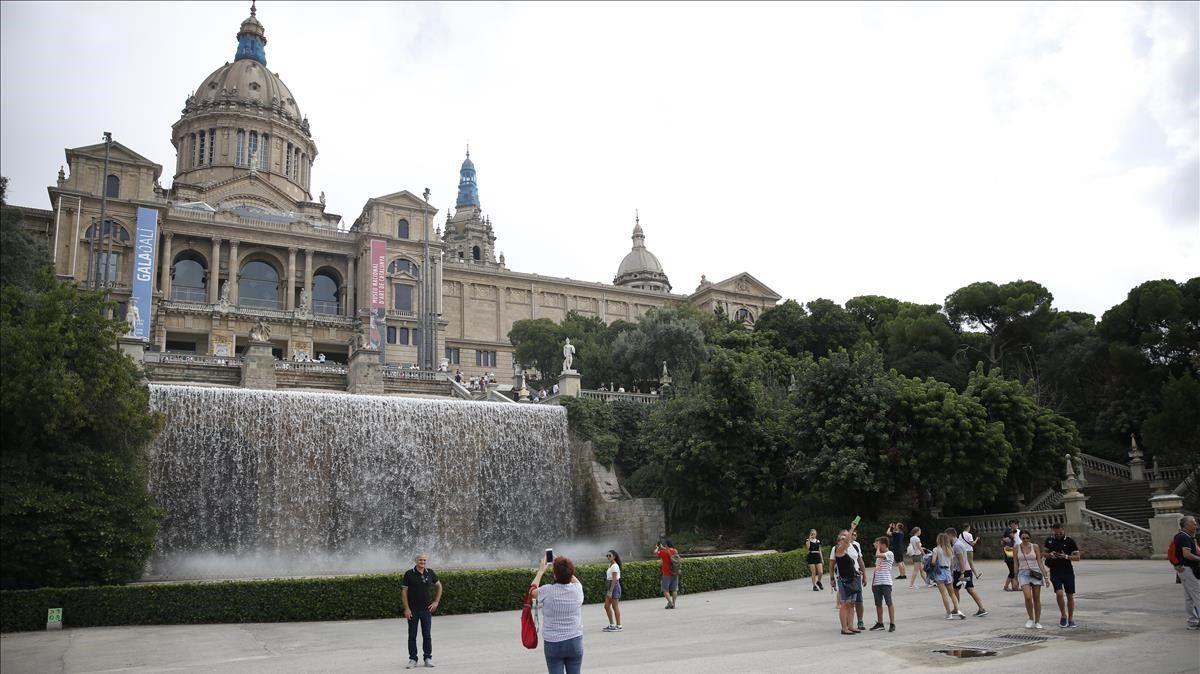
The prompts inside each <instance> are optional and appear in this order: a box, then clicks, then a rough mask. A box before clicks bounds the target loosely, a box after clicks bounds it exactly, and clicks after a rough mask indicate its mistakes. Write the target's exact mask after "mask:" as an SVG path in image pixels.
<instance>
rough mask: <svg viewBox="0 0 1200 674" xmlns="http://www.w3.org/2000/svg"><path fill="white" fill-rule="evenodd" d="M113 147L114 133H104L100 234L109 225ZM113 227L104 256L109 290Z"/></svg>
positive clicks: (105, 275) (105, 278)
mask: <svg viewBox="0 0 1200 674" xmlns="http://www.w3.org/2000/svg"><path fill="white" fill-rule="evenodd" d="M110 147H112V132H111V131H105V132H104V180H103V183H102V184H103V185H104V188H103V191H101V193H100V232H101V233H103V232H104V227H105V225H107V224H108V150H109V148H110ZM115 234H116V232H115V231H113V227H111V226H109V228H108V250H107V251H105V255H104V276H103V278H104V287H105V288H108V287H110V286H111V285H112V284H111V283H110V281H109V271H110V270H109V267H110V265H112V247H113V235H115Z"/></svg>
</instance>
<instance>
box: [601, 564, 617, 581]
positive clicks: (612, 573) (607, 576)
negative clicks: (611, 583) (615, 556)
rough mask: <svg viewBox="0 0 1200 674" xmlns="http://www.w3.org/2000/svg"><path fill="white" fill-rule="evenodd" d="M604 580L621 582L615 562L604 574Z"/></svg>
mask: <svg viewBox="0 0 1200 674" xmlns="http://www.w3.org/2000/svg"><path fill="white" fill-rule="evenodd" d="M604 580H621V567H620V566H617V563H616V562H613V564H612V566H610V567H608V571H605V572H604Z"/></svg>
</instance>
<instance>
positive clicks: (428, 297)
mask: <svg viewBox="0 0 1200 674" xmlns="http://www.w3.org/2000/svg"><path fill="white" fill-rule="evenodd" d="M421 196H422V197H424V198H425V203H424V204H423V205H422V206H421V228H422V230H423V231H424V233H425V235H424V243H425V245H424V246H423V250H424V261H423V265H422V274H421V290H422V292H421V320H420V325H421V369H423V370H426V371H429V370H432V369H433V346H431V345H432V344H434V343H435V339H436V337H435V335H434V334H433V331H434V321H433V278H432V276H433V269H432V265H431V264H430V255H429V188H428V187H426V188H425V191H424V192H423V193H422V194H421Z"/></svg>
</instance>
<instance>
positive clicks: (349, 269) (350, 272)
mask: <svg viewBox="0 0 1200 674" xmlns="http://www.w3.org/2000/svg"><path fill="white" fill-rule="evenodd" d="M357 266H358V265H357V260H356V259H355V258H354V256H353V255H347V256H346V311H345V312H343V315H345V316H349V317H350V318H354V286H355V279H356V278H358V275H357V274H356V273H355V272H356V271H357V270H356V267H357Z"/></svg>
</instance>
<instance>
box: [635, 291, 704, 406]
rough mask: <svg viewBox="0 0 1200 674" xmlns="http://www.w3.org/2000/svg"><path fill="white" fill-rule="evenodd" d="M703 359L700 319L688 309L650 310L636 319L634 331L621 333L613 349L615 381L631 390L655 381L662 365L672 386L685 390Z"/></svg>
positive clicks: (702, 336) (660, 372) (702, 337)
mask: <svg viewBox="0 0 1200 674" xmlns="http://www.w3.org/2000/svg"><path fill="white" fill-rule="evenodd" d="M706 356H707V347H706V346H705V344H704V331H703V329H701V327H700V317H699V315H698V314H697V313H696V311H695V310H694V309H691V308H687V307H681V308H676V309H651V310H650V311H649V312H647V313H646V314H644V315H642V316H641V317H640V318H639V319H638V322H637V329H636V330H627V331H624V332H621V333H620V334H619V335H617V337H616V339H615V340H614V341H613V345H612V359H613V364H614V365H615V366H616V369H617V371H618V372H619V373H620V374H619V375H618V379H619V380H621V379H623V380H625V383H627V384H629V385H632V386H637V385H639V384H640V383H642V382H656V381H658V379H659V377H660V376H661V375H662V364H663V361H666V362H667V363H668V365H669V368H670V369H669V372H670V374H671V378H672V379H674V380H675V384H676V385H685V386H686V384H687V383H688V382H690V381H692V379H693V376H694V375H695V373H696V371H697V368H698V367H699V366H700V364H701V363H702V362H704V360H705V358H706Z"/></svg>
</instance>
